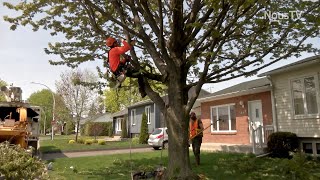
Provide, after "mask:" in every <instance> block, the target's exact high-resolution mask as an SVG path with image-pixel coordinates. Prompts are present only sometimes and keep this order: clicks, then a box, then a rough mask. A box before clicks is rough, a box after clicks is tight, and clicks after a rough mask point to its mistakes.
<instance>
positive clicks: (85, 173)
mask: <svg viewBox="0 0 320 180" xmlns="http://www.w3.org/2000/svg"><path fill="white" fill-rule="evenodd" d="M167 161H168V158H167V157H163V158H162V159H161V158H160V157H156V158H141V159H132V160H121V159H115V160H114V161H113V162H112V163H111V164H110V165H108V166H105V167H100V168H88V169H86V170H81V171H80V170H79V171H78V170H77V169H72V170H70V174H69V175H68V176H69V177H72V174H74V173H76V174H77V175H80V176H81V178H84V179H119V180H121V179H124V180H127V179H131V173H133V174H134V173H136V172H141V171H143V172H152V171H154V170H156V169H157V168H158V167H159V166H162V163H167ZM164 166H167V164H164ZM72 171H73V173H72ZM67 178H68V177H67Z"/></svg>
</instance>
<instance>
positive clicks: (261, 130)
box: [251, 125, 274, 154]
mask: <svg viewBox="0 0 320 180" xmlns="http://www.w3.org/2000/svg"><path fill="white" fill-rule="evenodd" d="M251 127H252V128H251V130H252V132H251V141H252V153H254V154H255V153H256V152H257V148H263V147H264V146H265V145H266V144H267V142H268V137H269V136H270V134H272V133H273V132H274V129H273V125H266V126H261V125H260V126H258V127H257V128H256V129H255V128H254V127H253V126H251Z"/></svg>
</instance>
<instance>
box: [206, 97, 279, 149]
mask: <svg viewBox="0 0 320 180" xmlns="http://www.w3.org/2000/svg"><path fill="white" fill-rule="evenodd" d="M254 100H261V103H262V113H263V125H272V122H273V121H272V105H271V92H270V91H267V92H262V93H256V94H251V95H244V96H239V97H233V98H227V99H222V100H215V101H210V102H203V103H201V119H202V122H203V125H204V127H205V128H206V127H208V126H210V123H211V114H210V113H211V110H210V107H212V106H218V105H224V104H235V112H236V130H237V132H224V133H223V132H214V133H211V129H210V128H208V129H206V130H205V131H204V136H203V142H204V143H227V144H250V132H249V122H248V101H254ZM240 101H243V102H244V107H242V106H241V105H239V102H240Z"/></svg>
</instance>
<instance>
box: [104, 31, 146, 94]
mask: <svg viewBox="0 0 320 180" xmlns="http://www.w3.org/2000/svg"><path fill="white" fill-rule="evenodd" d="M122 43H123V46H120V45H119V42H118V41H117V40H116V39H115V38H113V37H109V38H107V40H106V45H107V46H108V47H110V50H109V52H108V61H109V67H110V69H111V72H112V73H113V74H114V75H115V76H116V78H117V84H116V88H118V87H119V86H120V85H121V83H122V82H123V81H124V80H125V79H126V73H127V70H129V71H130V73H133V70H132V68H131V69H129V67H130V66H129V62H130V60H131V57H130V56H129V55H126V54H125V53H126V52H127V51H129V50H130V49H131V48H132V46H133V45H134V44H135V41H132V42H131V44H129V43H128V42H126V41H125V40H122ZM138 83H139V91H140V94H141V96H142V97H145V96H146V95H147V94H146V92H145V91H144V88H143V87H144V83H143V77H142V75H139V76H138Z"/></svg>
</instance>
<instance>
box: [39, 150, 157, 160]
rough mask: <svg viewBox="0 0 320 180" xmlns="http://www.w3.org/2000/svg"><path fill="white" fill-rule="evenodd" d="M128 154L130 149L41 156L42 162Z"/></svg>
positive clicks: (133, 151)
mask: <svg viewBox="0 0 320 180" xmlns="http://www.w3.org/2000/svg"><path fill="white" fill-rule="evenodd" d="M151 151H154V149H152V148H149V147H148V148H132V149H131V153H137V152H151ZM124 153H130V149H117V150H114V149H111V150H98V151H81V152H61V153H47V154H43V155H42V160H51V159H56V158H65V157H68V158H73V157H84V156H98V155H111V154H124Z"/></svg>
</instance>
